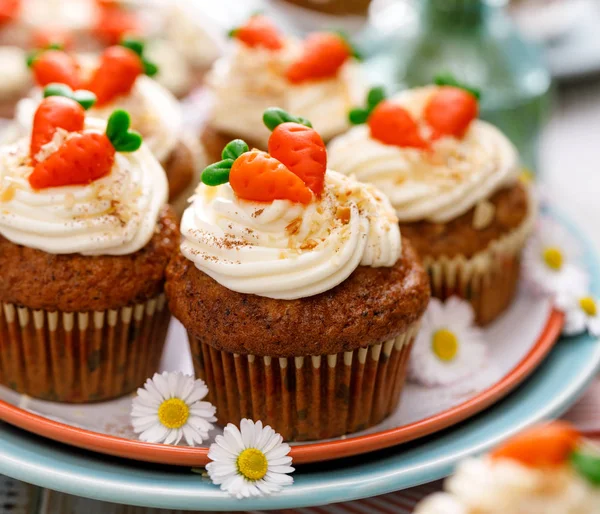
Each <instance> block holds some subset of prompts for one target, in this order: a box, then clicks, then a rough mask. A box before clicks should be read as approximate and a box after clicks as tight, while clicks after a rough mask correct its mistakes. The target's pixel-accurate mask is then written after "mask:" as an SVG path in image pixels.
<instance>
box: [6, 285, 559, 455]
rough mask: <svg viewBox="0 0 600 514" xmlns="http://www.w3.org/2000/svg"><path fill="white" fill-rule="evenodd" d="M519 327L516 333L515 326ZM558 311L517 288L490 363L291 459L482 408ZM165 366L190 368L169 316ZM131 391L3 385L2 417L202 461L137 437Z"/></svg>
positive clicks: (547, 333)
mask: <svg viewBox="0 0 600 514" xmlns="http://www.w3.org/2000/svg"><path fill="white" fill-rule="evenodd" d="M516 326H518V327H519V331H518V332H516V333H515V330H514V327H516ZM561 326H562V316H561V315H560V314H559V313H558V312H556V311H554V310H553V309H552V306H551V304H550V302H548V301H540V300H539V298H537V299H536V298H534V297H531V296H529V295H527V294H526V293H524V292H521V293H520V294H519V296H518V298H517V300H516V301H515V302H514V304H513V306H512V307H511V309H510V311H509V312H508V313H506V314H505V315H504V316H503V317H502V319H500V320H499V321H497V322H496V323H494V324H493V325H492V326H490V327H489V328H486V341H487V343H488V345H489V357H488V360H487V365H485V366H484V367H482V368H481V369H480V370H478V371H477V373H476V374H475V375H473V376H472V377H471V378H470V379H469V380H467V381H464V382H461V383H460V384H457V385H456V386H452V387H444V388H425V387H421V386H418V385H415V384H408V385H407V386H406V389H405V391H404V394H403V397H402V402H401V404H400V406H399V408H398V409H397V410H396V412H395V413H393V414H392V416H390V417H389V418H388V419H386V420H385V421H384V422H382V423H380V424H379V425H377V426H375V427H372V428H371V429H369V430H367V431H364V432H359V433H357V434H353V435H351V436H347V437H343V438H338V439H332V440H327V441H317V442H313V443H301V444H297V445H294V447H293V449H292V456H293V458H294V462H296V463H310V462H319V461H321V462H322V461H326V460H331V459H337V458H341V457H347V456H351V455H358V454H361V453H366V452H370V451H374V450H379V449H382V448H387V447H390V446H394V445H397V444H401V443H405V442H408V441H411V440H414V439H416V438H419V437H423V436H426V435H430V434H433V433H435V432H437V431H439V430H442V429H444V428H446V427H449V426H451V425H453V424H456V423H458V422H460V421H462V420H464V419H466V418H468V417H469V416H472V415H474V414H476V413H477V412H480V411H481V410H483V409H485V408H486V407H488V406H490V405H491V404H493V403H494V402H495V401H497V400H499V399H500V398H502V397H504V396H505V395H506V394H508V393H509V392H510V391H511V390H512V389H513V388H515V387H516V386H517V385H518V384H519V383H521V382H522V381H523V380H524V379H525V378H526V377H527V376H528V375H529V374H531V373H532V372H533V370H534V369H535V368H536V367H537V366H538V365H539V364H540V362H541V361H542V359H543V358H544V357H545V356H546V355H547V353H548V352H549V351H550V349H551V348H552V346H553V344H554V342H555V341H556V339H557V338H558V335H559V334H560V330H561ZM162 368H163V369H166V370H169V371H174V370H181V371H184V372H186V373H190V374H191V373H193V368H192V363H191V356H190V354H189V348H188V344H187V335H186V332H185V330H184V329H183V327H182V326H181V325H180V324H179V323H177V322H173V324H172V325H171V330H170V333H169V340H168V343H167V347H166V349H165V355H164V356H163V362H162ZM130 408H131V396H128V397H124V398H120V399H118V400H114V401H109V402H103V403H93V404H87V405H67V404H60V403H53V402H45V401H40V400H35V399H32V398H30V397H28V396H22V395H19V394H17V393H15V392H14V391H11V390H10V389H8V388H4V387H0V419H2V420H4V421H7V422H8V423H11V424H13V425H16V426H18V427H21V428H24V429H26V430H29V431H31V432H33V433H36V434H39V435H43V436H46V437H49V438H50V439H54V440H56V441H59V442H63V443H66V444H71V445H74V446H78V447H80V448H85V449H88V450H94V451H98V452H102V453H107V454H110V455H115V456H118V457H126V458H130V459H136V460H144V461H148V462H156V463H161V464H170V465H180V466H203V465H205V464H206V463H207V462H208V457H207V453H208V445H210V443H211V442H212V438H214V435H216V434H217V433H218V432H219V431H215V433H213V434H211V435H212V437H211V439H210V440H208V441H206V444H207V446H204V447H197V448H190V447H187V446H167V445H161V444H148V443H142V442H140V441H138V440H137V437H136V435H135V434H134V433H133V431H132V428H131V424H130V419H129V411H130Z"/></svg>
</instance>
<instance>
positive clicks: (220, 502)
mask: <svg viewBox="0 0 600 514" xmlns="http://www.w3.org/2000/svg"><path fill="white" fill-rule="evenodd" d="M568 228H569V231H570V232H571V233H575V234H576V233H577V232H576V230H575V228H574V227H573V226H571V225H568ZM582 244H584V245H585V246H584V247H585V249H586V263H587V266H588V268H589V270H590V273H591V275H592V278H593V282H592V293H593V295H594V296H598V295H600V271H599V269H598V264H597V263H598V262H599V260H598V256H596V255H595V254H594V253H593V250H592V248H591V246H590V245H589V244H586V243H585V241H583V240H582ZM515 335H516V333H515V332H514V331H513V334H512V337H514V336H515ZM599 369H600V344H598V341H597V340H596V339H595V338H592V337H589V336H586V335H583V336H580V337H576V338H567V339H562V340H560V341H559V342H558V343H557V344H556V345H555V346H554V348H553V349H552V351H551V352H550V354H549V355H548V356H547V358H546V359H545V360H544V362H543V363H542V364H541V366H539V368H538V369H537V370H536V371H535V372H534V373H533V375H532V376H531V377H530V378H528V379H527V380H526V381H524V382H523V383H522V384H521V385H520V387H518V388H517V389H516V390H515V391H514V392H513V393H512V394H510V395H508V396H507V397H506V398H505V399H503V400H501V401H499V402H498V403H497V404H496V405H494V406H493V407H491V408H489V409H487V410H485V412H482V413H480V414H479V415H477V416H474V417H472V418H471V419H469V420H467V421H465V422H463V423H460V424H457V425H455V426H453V427H452V428H449V429H447V430H444V431H442V432H439V433H437V434H435V435H434V436H429V437H425V438H422V439H420V440H418V441H413V442H410V443H407V444H403V445H400V446H395V447H393V448H389V449H387V450H385V452H381V451H380V452H374V453H371V454H369V455H365V456H361V457H353V458H347V459H345V460H343V461H339V462H332V463H320V464H318V465H305V466H300V468H299V469H298V470H297V472H296V473H295V474H294V479H295V483H294V485H293V486H291V487H289V488H287V489H285V490H284V491H283V492H282V493H281V494H279V495H276V496H272V497H268V498H260V499H253V500H246V501H239V500H236V499H234V498H231V497H229V496H228V495H226V494H225V493H223V492H221V491H220V490H219V489H218V488H217V487H215V486H214V485H212V484H211V483H209V482H208V480H206V479H204V478H203V477H201V476H200V475H197V474H192V473H190V472H189V470H188V469H184V468H177V467H165V466H158V465H154V464H149V463H137V462H134V461H132V460H128V461H125V460H122V459H117V458H114V457H109V456H105V455H100V454H98V453H90V452H85V451H83V450H79V449H76V448H73V447H72V446H66V445H60V444H57V443H55V442H53V441H50V440H48V439H45V438H42V437H38V436H35V435H32V434H29V433H27V432H23V431H20V430H18V429H16V428H14V427H11V426H10V425H6V424H0V473H3V474H6V475H8V476H11V477H13V478H16V479H19V480H24V481H27V482H29V483H33V484H36V485H39V486H43V487H48V488H50V489H55V490H58V491H63V492H66V493H70V494H74V495H77V496H83V497H88V498H94V499H98V500H104V501H110V502H117V503H125V504H131V505H141V506H148V507H156V508H170V509H188V510H227V511H240V510H261V509H285V508H300V507H306V506H314V505H325V504H329V503H336V502H342V501H349V500H355V499H359V498H367V497H370V496H376V495H379V494H385V493H388V492H391V491H397V490H400V489H405V488H407V487H412V486H416V485H419V484H423V483H426V482H431V481H434V480H437V479H439V478H442V477H444V476H446V475H447V474H449V473H450V472H451V470H452V468H453V466H454V465H455V464H456V463H457V462H458V461H459V460H461V459H463V458H465V457H467V456H469V455H474V454H478V453H481V452H484V451H485V450H487V449H489V448H490V447H492V446H494V445H496V444H498V443H499V442H500V441H501V440H503V439H505V438H506V437H509V436H510V435H513V434H514V433H516V432H518V431H520V430H522V429H523V428H525V427H527V426H529V425H531V424H533V423H535V422H538V421H540V420H542V419H548V418H552V417H556V416H559V415H560V414H562V413H563V412H564V411H565V410H566V409H567V408H568V407H569V406H570V405H572V404H573V403H574V402H575V401H576V400H577V399H578V398H579V396H580V395H581V394H582V392H583V391H584V390H585V389H586V388H587V387H588V385H589V384H590V382H591V381H592V379H593V378H594V376H595V375H596V374H597V372H598V370H599ZM182 450H183V451H184V450H185V449H182ZM297 463H298V462H297V461H296V462H295V464H297Z"/></svg>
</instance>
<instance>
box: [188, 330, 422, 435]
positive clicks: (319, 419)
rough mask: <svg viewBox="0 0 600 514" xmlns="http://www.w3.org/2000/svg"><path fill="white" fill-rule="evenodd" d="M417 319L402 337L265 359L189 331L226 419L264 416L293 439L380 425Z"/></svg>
mask: <svg viewBox="0 0 600 514" xmlns="http://www.w3.org/2000/svg"><path fill="white" fill-rule="evenodd" d="M417 330H418V323H416V324H414V325H412V326H411V327H410V328H409V329H408V330H407V331H406V332H404V333H403V334H401V335H400V336H398V337H397V338H395V339H391V340H389V341H386V342H384V343H381V344H377V345H373V346H369V347H366V348H360V349H357V350H355V351H351V352H343V353H338V354H335V355H322V356H321V355H317V356H306V357H290V358H275V357H259V356H254V355H239V354H233V353H228V352H225V351H219V350H215V349H214V348H213V347H212V346H210V345H208V344H205V343H203V342H202V341H200V340H199V339H197V338H195V337H193V336H192V335H190V345H191V349H192V356H193V358H194V367H195V370H196V375H197V376H198V377H200V378H202V379H203V380H204V381H205V382H206V383H207V385H208V389H209V401H210V402H212V403H213V404H214V405H215V406H216V407H217V418H218V420H219V423H221V424H222V425H225V424H227V423H234V424H236V425H239V422H240V420H241V419H242V418H249V419H253V420H255V421H258V420H262V422H263V423H264V424H265V425H271V426H272V427H273V428H274V429H275V430H276V431H277V432H279V433H280V434H281V435H282V436H283V438H284V439H286V440H288V441H307V440H314V439H326V438H330V437H337V436H341V435H343V434H348V433H351V432H357V431H360V430H364V429H366V428H368V427H370V426H373V425H376V424H377V423H379V422H381V421H382V420H383V419H384V418H386V417H387V416H388V415H389V414H391V413H392V412H393V411H394V410H395V409H396V407H397V405H398V403H399V401H400V395H401V392H402V387H403V385H404V382H405V379H406V371H407V364H408V357H409V355H410V350H411V347H412V342H413V340H414V338H415V335H416V333H417Z"/></svg>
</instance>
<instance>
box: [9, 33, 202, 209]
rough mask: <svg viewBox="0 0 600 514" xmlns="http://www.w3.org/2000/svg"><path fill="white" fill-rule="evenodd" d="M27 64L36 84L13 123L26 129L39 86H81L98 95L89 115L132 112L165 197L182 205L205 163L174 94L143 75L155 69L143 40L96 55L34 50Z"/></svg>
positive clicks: (135, 125)
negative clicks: (161, 173)
mask: <svg viewBox="0 0 600 514" xmlns="http://www.w3.org/2000/svg"><path fill="white" fill-rule="evenodd" d="M31 69H32V72H33V76H34V79H35V82H36V84H37V85H38V86H39V87H38V88H36V89H34V90H33V91H32V93H31V94H30V96H29V97H28V98H26V99H24V100H22V101H21V102H19V105H18V106H17V116H16V117H17V122H18V125H19V126H20V127H21V130H22V131H24V132H27V131H29V130H30V127H31V120H32V119H33V113H34V111H35V109H36V108H37V105H38V104H39V102H40V101H41V99H42V97H43V95H42V89H41V88H42V87H45V86H47V85H48V84H53V83H60V84H64V85H66V86H68V87H70V88H71V89H73V90H77V89H80V88H85V89H87V90H89V91H91V92H93V93H94V94H95V95H96V97H97V103H96V104H95V105H94V107H93V108H92V109H91V110H90V116H91V117H96V118H100V119H107V118H108V116H110V114H111V113H112V112H113V111H114V110H115V109H117V108H119V109H125V110H127V111H128V112H129V113H130V115H131V123H132V127H133V128H134V129H135V130H137V131H139V132H140V133H141V134H142V136H143V137H144V141H145V142H146V144H147V146H148V147H149V148H150V150H151V151H152V153H153V154H154V156H155V157H156V158H157V159H158V160H159V161H160V163H161V164H162V166H163V167H164V169H165V171H166V173H167V178H168V180H169V201H170V202H171V204H173V206H174V207H175V208H176V210H177V209H178V208H180V209H181V211H182V210H183V208H184V207H185V205H186V202H187V199H188V198H189V196H190V194H191V193H192V192H193V188H194V186H195V183H196V181H197V173H196V172H197V170H198V171H199V170H200V167H199V165H200V164H201V163H203V162H204V159H203V152H202V149H201V148H200V145H199V143H198V142H196V141H195V140H194V138H192V137H190V136H188V135H187V134H186V133H185V131H184V127H183V114H182V112H181V107H180V105H179V103H178V102H177V100H176V98H175V97H174V96H173V95H171V94H170V93H169V92H168V91H167V90H165V89H164V88H163V87H162V86H160V85H159V84H157V83H156V82H155V81H154V80H152V79H151V78H150V77H149V76H148V75H153V74H154V73H155V72H156V67H155V65H154V64H153V63H151V62H150V61H148V60H146V58H145V57H144V45H143V44H142V43H141V42H139V41H136V40H126V41H125V42H124V43H123V45H117V46H111V47H109V48H107V49H106V50H105V51H104V52H103V53H102V54H101V55H100V58H99V59H96V58H95V57H90V56H89V55H88V56H81V55H80V56H77V57H75V56H72V55H70V54H68V53H65V52H63V51H61V50H46V51H42V52H39V53H37V54H35V55H34V56H33V58H32V60H31Z"/></svg>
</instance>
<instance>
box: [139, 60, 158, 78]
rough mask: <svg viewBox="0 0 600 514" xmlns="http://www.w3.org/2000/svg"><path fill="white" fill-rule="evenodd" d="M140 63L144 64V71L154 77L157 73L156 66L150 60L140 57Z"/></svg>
mask: <svg viewBox="0 0 600 514" xmlns="http://www.w3.org/2000/svg"><path fill="white" fill-rule="evenodd" d="M142 64H143V65H144V73H145V74H146V75H148V76H149V77H154V75H156V74H157V73H158V66H157V65H156V64H154V63H153V62H152V61H148V60H146V59H142Z"/></svg>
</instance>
